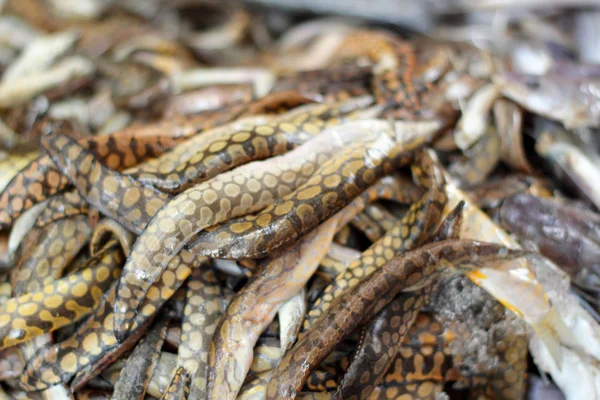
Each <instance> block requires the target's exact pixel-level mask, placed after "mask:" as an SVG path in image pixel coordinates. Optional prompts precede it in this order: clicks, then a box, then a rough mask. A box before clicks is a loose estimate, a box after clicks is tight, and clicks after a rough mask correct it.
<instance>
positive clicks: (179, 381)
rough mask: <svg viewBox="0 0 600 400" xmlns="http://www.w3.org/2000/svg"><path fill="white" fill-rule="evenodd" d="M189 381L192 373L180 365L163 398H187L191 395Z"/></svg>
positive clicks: (173, 399)
mask: <svg viewBox="0 0 600 400" xmlns="http://www.w3.org/2000/svg"><path fill="white" fill-rule="evenodd" d="M189 382H190V375H189V374H188V372H187V371H186V370H185V368H183V367H179V368H178V369H177V371H176V372H175V375H174V376H173V379H172V380H171V384H170V385H169V387H168V388H167V391H166V392H165V394H164V395H163V396H162V397H161V400H182V399H187V398H188V395H189Z"/></svg>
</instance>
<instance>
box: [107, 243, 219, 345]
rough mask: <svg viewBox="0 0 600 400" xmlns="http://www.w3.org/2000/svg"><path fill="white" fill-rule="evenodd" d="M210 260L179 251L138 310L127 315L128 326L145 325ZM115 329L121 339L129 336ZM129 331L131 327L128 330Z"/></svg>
mask: <svg viewBox="0 0 600 400" xmlns="http://www.w3.org/2000/svg"><path fill="white" fill-rule="evenodd" d="M209 261H210V260H209V259H208V258H207V257H198V256H196V255H194V254H191V253H190V252H188V251H185V250H183V251H181V252H179V254H178V255H177V257H175V258H173V260H171V262H170V263H169V265H168V266H167V269H166V270H165V272H164V273H163V276H162V277H161V279H159V280H157V281H156V282H154V284H152V286H151V287H150V289H149V290H148V293H147V295H146V297H145V298H144V299H143V301H142V303H141V304H140V307H139V309H138V310H137V312H131V313H130V314H126V315H125V317H126V318H127V321H128V323H129V321H132V322H130V325H127V327H128V328H129V326H131V330H135V329H136V328H137V327H138V326H140V325H143V324H144V323H145V321H146V320H147V319H148V318H151V317H152V316H153V315H154V313H155V312H156V310H158V309H160V307H161V306H162V305H163V304H164V303H165V302H166V301H167V300H169V299H170V298H171V297H172V296H173V295H174V294H175V293H176V292H177V290H178V289H179V288H180V287H181V285H183V283H184V282H185V281H186V279H187V278H188V277H189V276H190V274H191V272H192V271H193V270H194V269H198V268H204V266H207V265H208V263H209ZM113 311H114V306H113ZM113 320H114V317H113ZM114 331H115V335H116V336H117V338H119V339H120V340H121V339H123V340H124V338H125V337H126V336H127V334H125V335H124V336H120V335H119V334H118V333H117V330H116V329H114ZM128 331H129V329H128V330H127V331H126V332H128Z"/></svg>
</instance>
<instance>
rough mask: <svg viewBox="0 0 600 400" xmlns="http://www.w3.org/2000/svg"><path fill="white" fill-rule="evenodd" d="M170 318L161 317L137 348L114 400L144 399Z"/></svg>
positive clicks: (116, 386)
mask: <svg viewBox="0 0 600 400" xmlns="http://www.w3.org/2000/svg"><path fill="white" fill-rule="evenodd" d="M168 322H169V318H168V317H166V316H163V317H160V318H158V319H157V320H156V322H155V323H154V326H153V327H152V328H151V329H150V330H148V333H146V335H145V336H144V337H143V338H142V340H141V341H140V342H139V343H138V344H137V345H136V346H135V348H134V349H133V351H132V352H131V354H130V355H129V358H127V362H126V364H125V366H124V367H123V369H122V370H121V372H120V374H119V379H118V380H117V383H116V384H115V388H114V391H113V393H112V396H111V398H112V399H113V400H134V399H139V400H141V399H143V398H144V396H145V395H146V390H147V388H148V384H149V383H150V378H151V376H152V372H153V370H154V368H155V367H156V364H157V362H158V358H159V356H160V349H161V348H162V346H163V343H164V341H165V337H166V335H167V326H168Z"/></svg>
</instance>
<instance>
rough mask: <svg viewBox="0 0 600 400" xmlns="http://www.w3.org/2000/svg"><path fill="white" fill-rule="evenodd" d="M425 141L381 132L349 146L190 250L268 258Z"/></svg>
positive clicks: (410, 155) (198, 240)
mask: <svg viewBox="0 0 600 400" xmlns="http://www.w3.org/2000/svg"><path fill="white" fill-rule="evenodd" d="M426 140H427V139H426V138H425V137H419V136H417V137H416V138H412V139H411V140H408V141H406V142H402V141H401V140H399V139H397V138H395V137H393V134H392V133H391V132H389V131H387V132H386V131H383V132H381V133H380V134H379V135H376V137H375V138H374V139H366V140H365V142H362V143H360V144H354V145H353V146H348V147H347V148H346V149H345V150H344V151H343V152H341V153H340V154H338V155H337V156H335V157H334V158H333V159H331V160H329V161H328V162H326V163H325V164H324V165H323V166H322V167H321V168H320V169H319V170H317V171H316V172H315V174H314V175H313V176H312V177H311V178H310V179H309V180H308V181H307V182H306V183H305V184H304V185H302V186H300V187H298V188H297V189H296V190H295V191H294V192H292V193H290V194H289V195H287V196H284V197H283V198H281V199H279V200H277V201H276V202H275V203H273V204H272V205H270V206H269V207H267V208H266V209H264V210H263V211H261V212H260V213H258V214H257V215H251V216H247V217H245V218H241V219H234V220H231V221H228V222H227V223H225V224H222V225H218V226H216V227H213V228H211V229H209V230H206V231H204V232H202V233H200V234H199V235H198V236H197V237H196V239H195V240H194V241H193V242H192V243H191V244H190V250H191V251H192V252H194V253H196V254H201V255H205V256H208V257H215V258H231V259H238V258H260V257H264V256H266V255H268V254H269V253H272V252H273V251H275V250H277V249H278V248H280V247H282V246H285V245H287V244H289V243H291V242H293V241H295V240H296V239H298V238H299V237H301V236H302V235H304V234H306V233H307V232H310V231H311V230H313V229H314V228H315V227H316V226H318V225H319V224H320V223H321V222H322V221H324V220H325V219H327V218H329V217H330V216H332V215H333V214H334V213H336V212H337V211H339V210H340V209H341V208H342V207H344V206H345V205H346V204H348V203H349V202H350V201H352V199H354V198H355V197H356V196H358V195H359V194H360V193H361V192H362V191H364V190H365V189H366V188H367V187H368V186H369V185H371V184H372V183H373V182H375V180H377V178H379V177H381V176H382V175H386V174H389V173H390V172H391V171H392V170H393V169H394V168H397V167H399V166H402V165H406V164H407V163H409V162H410V161H412V159H413V158H414V155H415V150H416V149H417V148H419V147H420V146H421V145H422V144H423V142H424V141H426ZM399 142H400V143H399Z"/></svg>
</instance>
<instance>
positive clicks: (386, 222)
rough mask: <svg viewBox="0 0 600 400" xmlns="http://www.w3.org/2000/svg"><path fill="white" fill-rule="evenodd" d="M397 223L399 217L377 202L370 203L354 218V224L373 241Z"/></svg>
mask: <svg viewBox="0 0 600 400" xmlns="http://www.w3.org/2000/svg"><path fill="white" fill-rule="evenodd" d="M414 201H415V202H416V201H418V199H415V200H414ZM397 223H398V218H396V216H394V215H393V214H392V213H390V212H389V211H387V210H386V209H385V208H384V207H382V206H381V205H379V204H377V203H375V204H371V205H369V206H368V207H367V208H366V209H365V211H364V212H362V213H361V214H358V215H357V216H356V217H354V219H353V220H352V226H354V227H355V228H357V229H359V230H360V231H361V232H362V233H364V234H365V236H366V237H367V238H368V239H369V240H370V241H371V242H376V241H378V240H379V239H381V237H382V236H383V235H385V233H386V232H387V231H389V230H391V229H393V228H394V226H395V225H396V224H397Z"/></svg>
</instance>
